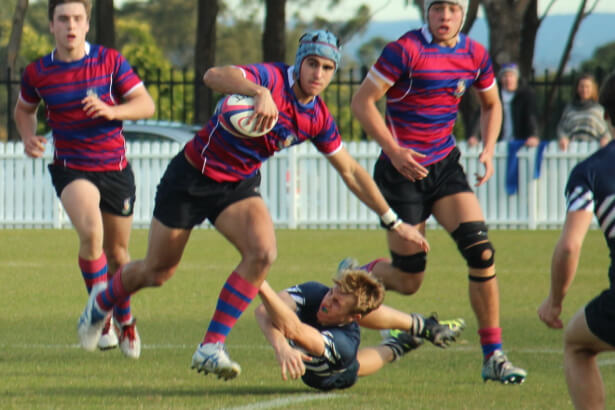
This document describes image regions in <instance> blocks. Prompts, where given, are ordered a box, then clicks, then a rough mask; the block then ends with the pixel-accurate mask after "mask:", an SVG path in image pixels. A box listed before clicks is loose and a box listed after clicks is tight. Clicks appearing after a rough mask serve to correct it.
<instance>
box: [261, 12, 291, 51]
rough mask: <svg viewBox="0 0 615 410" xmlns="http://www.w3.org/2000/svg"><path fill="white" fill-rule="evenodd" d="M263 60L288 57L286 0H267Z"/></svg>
mask: <svg viewBox="0 0 615 410" xmlns="http://www.w3.org/2000/svg"><path fill="white" fill-rule="evenodd" d="M265 10H266V13H265V30H264V31H263V45H262V47H263V60H264V61H285V59H286V0H265Z"/></svg>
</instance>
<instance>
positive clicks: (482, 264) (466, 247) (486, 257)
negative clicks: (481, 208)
mask: <svg viewBox="0 0 615 410" xmlns="http://www.w3.org/2000/svg"><path fill="white" fill-rule="evenodd" d="M451 236H452V237H453V239H454V240H455V242H456V243H457V248H458V249H459V252H461V255H462V256H463V257H464V258H465V260H466V262H467V263H468V267H470V268H474V269H486V268H489V267H490V266H492V265H493V262H494V255H495V249H494V248H493V246H492V245H491V242H489V238H488V237H487V225H485V223H484V222H464V223H462V224H460V225H459V227H458V228H457V229H455V230H454V231H453V233H451Z"/></svg>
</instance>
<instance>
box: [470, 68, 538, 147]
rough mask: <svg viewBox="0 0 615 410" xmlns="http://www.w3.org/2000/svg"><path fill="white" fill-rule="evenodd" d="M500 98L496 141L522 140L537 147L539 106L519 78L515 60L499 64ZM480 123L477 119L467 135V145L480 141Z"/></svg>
mask: <svg viewBox="0 0 615 410" xmlns="http://www.w3.org/2000/svg"><path fill="white" fill-rule="evenodd" d="M499 82H500V98H501V100H502V111H503V117H502V129H501V131H500V135H499V137H498V142H499V141H525V142H524V145H525V146H527V147H536V146H538V144H539V143H540V138H539V137H538V110H537V109H536V93H535V92H534V90H533V89H532V87H530V86H529V85H525V84H522V83H521V82H520V81H519V67H518V66H517V64H516V63H506V64H503V65H502V67H501V68H500V73H499ZM479 126H480V123H479V122H478V121H476V123H475V124H474V127H472V130H473V132H471V135H470V137H468V145H469V146H474V145H476V144H478V141H479V137H478V135H479Z"/></svg>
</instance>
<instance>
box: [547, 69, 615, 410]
mask: <svg viewBox="0 0 615 410" xmlns="http://www.w3.org/2000/svg"><path fill="white" fill-rule="evenodd" d="M599 101H600V104H601V105H602V106H603V107H604V110H605V119H607V122H608V124H609V128H610V129H611V132H613V131H614V130H615V73H612V74H611V75H609V76H608V77H607V79H606V80H605V81H604V84H603V85H602V87H601V89H600V100H599ZM614 176H615V142H613V141H611V142H610V143H608V144H607V145H606V146H605V147H604V148H601V149H600V150H598V151H597V152H596V153H594V154H593V155H592V156H590V157H589V158H587V159H586V160H584V161H582V162H580V163H579V164H577V165H576V166H575V167H574V169H573V170H572V172H571V173H570V177H569V178H568V183H567V184H566V208H567V212H566V220H565V221H564V227H563V229H562V234H561V236H560V238H559V241H558V242H557V245H556V246H555V250H554V251H553V257H552V259H551V289H550V291H549V295H548V296H547V298H546V299H545V300H544V301H543V302H542V304H541V305H540V307H539V308H538V316H539V317H540V319H541V320H542V321H543V322H545V323H546V324H547V326H549V327H551V328H554V329H561V328H562V327H563V323H562V320H561V319H560V315H561V313H562V304H563V302H564V298H565V297H566V294H567V293H568V289H569V287H570V285H571V284H572V281H573V279H574V277H575V274H576V271H577V267H578V264H579V258H580V256H581V248H582V246H583V241H584V239H585V234H586V233H587V230H588V229H589V226H590V225H591V221H592V218H593V215H596V218H597V220H598V224H599V225H600V229H602V232H603V233H604V238H605V239H606V243H607V246H608V248H609V253H610V257H611V265H610V267H609V270H608V277H609V288H608V289H606V290H604V291H603V292H602V293H600V294H599V295H598V296H596V297H595V298H594V299H593V300H591V301H590V302H589V303H588V304H587V305H586V306H584V307H583V308H581V309H580V310H579V311H577V313H576V314H575V315H574V316H573V317H572V319H570V322H569V323H568V326H567V327H566V331H565V334H564V373H565V375H566V383H567V384H568V392H569V393H570V397H571V398H572V403H573V404H574V406H575V408H577V409H594V410H596V409H604V408H605V401H606V397H605V392H604V384H603V382H602V376H601V375H600V369H599V368H598V363H597V359H598V358H597V356H598V354H599V353H601V352H606V351H613V350H615V320H614V319H613V318H615V288H614V284H615V264H614V261H613V258H614V257H615V177H614ZM609 407H612V404H611V406H609Z"/></svg>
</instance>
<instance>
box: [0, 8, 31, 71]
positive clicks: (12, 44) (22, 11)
mask: <svg viewBox="0 0 615 410" xmlns="http://www.w3.org/2000/svg"><path fill="white" fill-rule="evenodd" d="M27 10H28V0H18V1H17V4H16V6H15V13H14V14H13V22H12V25H11V35H10V37H9V44H8V46H7V48H6V55H7V58H6V67H0V68H2V69H3V71H6V69H7V68H8V69H10V70H11V72H14V71H15V63H16V62H17V56H18V55H19V47H20V46H21V36H22V33H23V25H24V21H25V19H26V11H27Z"/></svg>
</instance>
